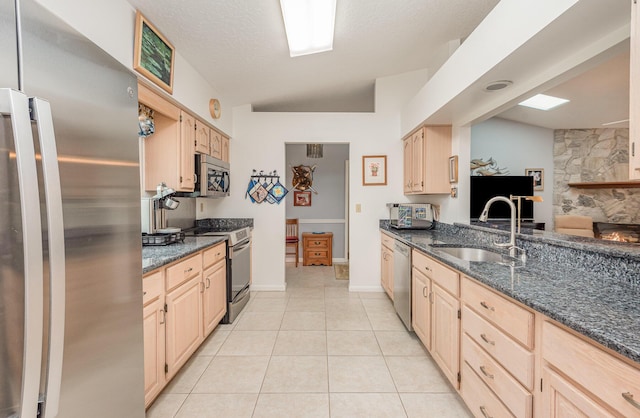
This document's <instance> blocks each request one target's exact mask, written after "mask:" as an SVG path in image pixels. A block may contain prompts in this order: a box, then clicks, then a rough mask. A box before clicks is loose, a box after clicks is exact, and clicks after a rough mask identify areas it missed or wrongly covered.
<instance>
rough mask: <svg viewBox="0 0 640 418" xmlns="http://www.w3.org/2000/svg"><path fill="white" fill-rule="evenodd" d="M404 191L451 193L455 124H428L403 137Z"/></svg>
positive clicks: (411, 192)
mask: <svg viewBox="0 0 640 418" xmlns="http://www.w3.org/2000/svg"><path fill="white" fill-rule="evenodd" d="M403 147H404V149H403V156H404V170H403V172H404V186H403V190H404V194H448V193H449V192H450V189H451V186H450V184H449V157H450V156H451V126H448V125H433V126H432V125H426V126H423V127H421V128H419V129H417V130H415V131H413V132H411V133H410V134H409V135H407V136H406V137H405V138H404V139H403Z"/></svg>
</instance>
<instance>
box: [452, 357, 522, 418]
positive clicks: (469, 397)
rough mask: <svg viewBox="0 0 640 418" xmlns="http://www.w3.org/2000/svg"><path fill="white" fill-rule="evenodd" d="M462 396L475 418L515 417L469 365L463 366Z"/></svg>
mask: <svg viewBox="0 0 640 418" xmlns="http://www.w3.org/2000/svg"><path fill="white" fill-rule="evenodd" d="M461 372H462V382H461V383H460V395H461V396H462V399H464V401H465V403H466V404H467V407H468V408H469V410H470V411H471V413H472V414H473V415H474V416H475V417H495V418H498V417H500V418H502V417H513V414H512V413H511V412H509V410H508V409H507V408H506V407H505V406H504V405H503V404H502V403H501V402H500V400H498V398H497V397H496V395H494V394H493V392H491V390H490V389H489V388H488V387H487V386H486V385H485V384H484V383H482V380H480V378H479V377H478V376H477V375H476V373H475V372H474V371H473V370H471V368H470V367H469V365H468V364H467V363H463V365H462V370H461Z"/></svg>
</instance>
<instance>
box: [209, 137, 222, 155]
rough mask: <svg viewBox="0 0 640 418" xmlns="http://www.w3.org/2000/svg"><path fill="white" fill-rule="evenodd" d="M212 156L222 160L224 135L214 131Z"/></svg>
mask: <svg viewBox="0 0 640 418" xmlns="http://www.w3.org/2000/svg"><path fill="white" fill-rule="evenodd" d="M211 156H212V157H215V158H218V159H220V160H221V159H222V135H220V133H219V132H217V131H214V130H212V131H211Z"/></svg>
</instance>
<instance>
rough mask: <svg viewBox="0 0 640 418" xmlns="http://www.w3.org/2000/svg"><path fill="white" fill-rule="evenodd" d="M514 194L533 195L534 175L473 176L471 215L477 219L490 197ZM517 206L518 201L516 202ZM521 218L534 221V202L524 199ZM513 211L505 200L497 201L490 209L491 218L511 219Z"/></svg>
mask: <svg viewBox="0 0 640 418" xmlns="http://www.w3.org/2000/svg"><path fill="white" fill-rule="evenodd" d="M510 195H514V196H533V177H531V176H471V199H470V201H471V205H470V211H469V215H470V217H471V220H472V221H477V220H478V218H479V217H480V214H481V213H482V209H484V205H485V204H486V203H487V201H488V200H489V199H491V198H492V197H495V196H504V197H506V198H509V196H510ZM514 203H515V204H516V206H517V202H514ZM521 211H522V213H521V219H522V220H523V221H533V202H531V201H529V200H524V199H523V200H522V203H521ZM510 217H511V211H510V209H509V205H507V204H506V203H504V202H496V203H494V204H493V205H491V209H489V219H493V220H502V219H509V218H510Z"/></svg>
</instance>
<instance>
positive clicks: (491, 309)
mask: <svg viewBox="0 0 640 418" xmlns="http://www.w3.org/2000/svg"><path fill="white" fill-rule="evenodd" d="M480 306H482V307H483V308H485V309H488V310H490V311H493V312H495V311H496V308H494V307H493V306H489V305H487V302H485V301H482V302H480Z"/></svg>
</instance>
